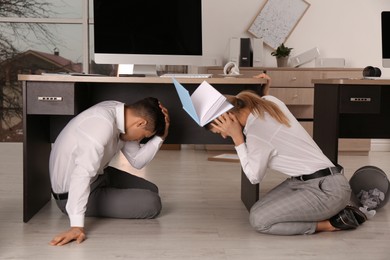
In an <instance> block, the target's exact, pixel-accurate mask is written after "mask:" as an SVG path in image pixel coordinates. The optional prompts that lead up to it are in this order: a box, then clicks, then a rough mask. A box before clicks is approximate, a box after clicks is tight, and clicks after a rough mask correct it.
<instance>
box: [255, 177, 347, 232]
mask: <svg viewBox="0 0 390 260" xmlns="http://www.w3.org/2000/svg"><path fill="white" fill-rule="evenodd" d="M350 198H351V188H350V186H349V183H348V180H347V179H346V178H345V176H344V175H343V174H335V175H329V176H326V177H322V178H316V179H311V180H307V181H301V180H297V179H293V178H289V179H287V180H285V181H284V182H282V183H281V184H280V185H278V186H276V187H275V188H274V189H272V190H271V191H269V192H268V193H267V194H266V195H265V196H264V197H263V198H261V199H260V200H259V201H257V202H256V203H255V204H254V205H253V206H252V208H251V210H250V215H249V220H250V223H251V225H252V226H253V227H254V229H255V230H257V231H258V232H260V233H267V234H275V235H298V234H313V233H314V232H315V231H316V225H317V222H319V221H322V220H327V219H329V218H331V217H332V216H334V215H336V214H337V213H338V212H340V211H341V210H342V209H343V208H344V207H345V206H346V205H347V204H348V202H349V201H350Z"/></svg>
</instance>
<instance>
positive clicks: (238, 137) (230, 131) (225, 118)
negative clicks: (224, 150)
mask: <svg viewBox="0 0 390 260" xmlns="http://www.w3.org/2000/svg"><path fill="white" fill-rule="evenodd" d="M211 126H212V127H213V128H214V131H213V132H215V133H219V134H220V135H221V136H222V137H223V138H226V137H228V136H230V137H231V138H232V140H233V142H234V145H235V146H238V145H240V144H242V143H244V134H243V133H242V126H241V124H240V122H239V121H238V119H237V117H236V116H235V115H234V114H232V113H229V112H228V113H224V114H222V115H220V116H219V117H218V118H216V119H214V121H213V122H212V123H211Z"/></svg>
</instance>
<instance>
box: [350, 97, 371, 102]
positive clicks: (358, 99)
mask: <svg viewBox="0 0 390 260" xmlns="http://www.w3.org/2000/svg"><path fill="white" fill-rule="evenodd" d="M349 100H350V101H351V102H371V98H365V97H351V98H350V99H349Z"/></svg>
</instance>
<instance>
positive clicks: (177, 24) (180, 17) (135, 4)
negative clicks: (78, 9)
mask: <svg viewBox="0 0 390 260" xmlns="http://www.w3.org/2000/svg"><path fill="white" fill-rule="evenodd" d="M94 43H95V45H94V60H95V62H96V63H99V64H134V73H136V68H138V66H139V65H147V67H148V68H149V69H150V67H149V65H151V66H152V67H151V68H152V70H154V71H152V73H156V65H196V66H201V65H203V39H202V0H94ZM139 67H142V68H143V69H145V66H139ZM138 73H143V71H139V72H138ZM146 73H149V72H146Z"/></svg>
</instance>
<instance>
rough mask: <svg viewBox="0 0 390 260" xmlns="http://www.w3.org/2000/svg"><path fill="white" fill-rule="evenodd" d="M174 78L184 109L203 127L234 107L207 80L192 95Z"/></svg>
mask: <svg viewBox="0 0 390 260" xmlns="http://www.w3.org/2000/svg"><path fill="white" fill-rule="evenodd" d="M172 80H173V84H174V85H175V88H176V91H177V94H178V95H179V98H180V101H181V103H182V105H183V109H184V110H185V111H186V112H187V113H188V114H189V115H190V116H191V117H192V119H193V120H194V121H195V122H196V123H197V124H198V125H200V126H202V127H203V126H204V125H206V124H208V123H209V122H211V121H213V120H214V119H215V118H217V117H218V116H220V115H222V114H223V113H225V112H227V111H228V110H230V109H231V108H233V105H232V104H230V103H229V102H228V101H227V100H226V98H225V97H224V96H223V95H222V94H221V93H220V92H219V91H218V90H216V89H215V88H214V87H213V86H211V85H210V84H209V83H208V82H207V81H203V82H202V84H200V85H199V86H198V87H197V89H196V90H195V91H194V93H192V95H191V96H190V93H189V92H188V90H187V89H186V88H184V87H183V85H181V84H180V83H179V82H178V81H177V80H176V79H172Z"/></svg>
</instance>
